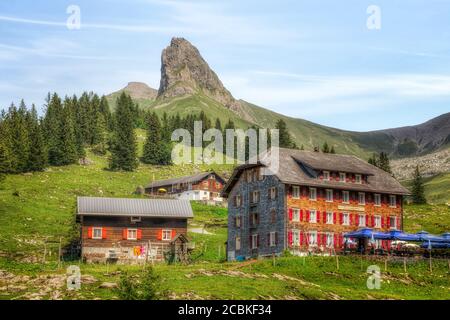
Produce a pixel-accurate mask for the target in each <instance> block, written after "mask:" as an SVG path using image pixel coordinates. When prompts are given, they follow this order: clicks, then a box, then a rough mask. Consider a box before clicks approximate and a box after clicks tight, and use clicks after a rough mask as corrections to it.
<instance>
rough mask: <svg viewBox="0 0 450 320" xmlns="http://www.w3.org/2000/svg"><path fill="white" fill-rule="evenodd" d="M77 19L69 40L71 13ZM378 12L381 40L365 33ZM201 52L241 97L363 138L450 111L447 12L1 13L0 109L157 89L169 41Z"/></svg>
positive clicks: (432, 3)
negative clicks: (138, 85) (53, 95)
mask: <svg viewBox="0 0 450 320" xmlns="http://www.w3.org/2000/svg"><path fill="white" fill-rule="evenodd" d="M70 5H77V6H79V8H80V10H81V29H79V30H69V29H68V28H67V27H66V20H67V18H68V17H69V14H67V12H66V10H67V7H68V6H70ZM370 5H377V6H378V7H379V8H380V10H381V11H380V12H381V29H378V30H370V29H368V28H367V26H366V21H367V19H368V17H369V14H368V13H367V8H368V7H369V6H370ZM173 36H182V37H185V38H187V39H188V40H189V41H191V42H192V43H193V44H194V45H195V46H197V47H198V48H199V50H200V52H201V53H202V55H203V57H204V58H205V59H206V60H207V61H208V63H209V64H210V66H211V67H212V68H213V69H214V70H215V71H216V72H217V74H218V75H219V77H220V78H221V80H222V81H223V83H224V84H225V86H226V87H227V88H228V89H229V90H230V91H231V92H232V94H233V95H234V96H235V97H236V98H240V99H244V100H247V101H249V102H252V103H255V104H258V105H260V106H262V107H265V108H268V109H271V110H274V111H276V112H280V113H283V114H286V115H289V116H293V117H298V118H304V119H307V120H311V121H314V122H318V123H321V124H324V125H328V126H333V127H338V128H342V129H349V130H357V131H368V130H375V129H383V128H388V127H397V126H404V125H413V124H418V123H421V122H424V121H426V120H428V119H431V118H433V117H435V116H438V115H440V114H442V113H445V112H449V111H450V50H449V49H450V1H446V0H423V1H422V0H421V1H419V0H409V1H406V0H405V1H399V0H389V1H385V0H371V1H364V0H346V1H335V0H326V1H325V0H315V1H313V0H309V1H298V0H296V1H264V0H258V1H242V0H241V1H235V0H231V1H213V0H207V1H206V0H205V1H201V0H200V1H195V0H190V1H172V0H169V1H164V0H128V1H120V0H109V1H107V0H97V1H94V0H91V1H84V0H81V1H80V0H71V1H49V0H46V1H44V0H34V1H32V0H16V1H2V2H0V75H1V76H0V106H1V107H3V108H5V107H7V106H9V104H10V103H11V102H13V101H14V102H16V103H17V102H18V101H19V100H20V99H21V98H24V99H25V101H26V103H28V104H31V103H33V102H34V103H36V104H37V105H38V106H39V107H41V106H42V104H43V103H44V98H45V96H46V93H47V92H49V91H52V92H53V91H56V92H58V93H60V94H61V95H65V94H70V95H71V94H74V93H76V94H79V93H80V92H82V91H83V90H92V91H95V92H98V93H99V94H107V93H110V92H112V91H116V90H118V89H120V88H122V87H124V86H125V85H126V84H127V82H129V81H143V82H146V83H147V84H149V85H150V86H152V87H154V88H158V86H159V78H160V71H159V70H160V55H161V50H162V49H163V48H164V47H166V46H167V45H168V44H169V42H170V39H171V37H173Z"/></svg>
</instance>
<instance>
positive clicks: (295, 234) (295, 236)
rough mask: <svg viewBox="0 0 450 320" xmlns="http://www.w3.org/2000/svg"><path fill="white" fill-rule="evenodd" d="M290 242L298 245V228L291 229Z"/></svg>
mask: <svg viewBox="0 0 450 320" xmlns="http://www.w3.org/2000/svg"><path fill="white" fill-rule="evenodd" d="M292 244H293V245H294V246H300V230H298V229H293V230H292Z"/></svg>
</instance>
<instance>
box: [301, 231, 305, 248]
mask: <svg viewBox="0 0 450 320" xmlns="http://www.w3.org/2000/svg"><path fill="white" fill-rule="evenodd" d="M304 244H305V233H304V232H300V245H304Z"/></svg>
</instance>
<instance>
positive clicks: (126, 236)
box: [122, 228, 128, 240]
mask: <svg viewBox="0 0 450 320" xmlns="http://www.w3.org/2000/svg"><path fill="white" fill-rule="evenodd" d="M122 239H124V240H127V239H128V229H126V228H125V229H122Z"/></svg>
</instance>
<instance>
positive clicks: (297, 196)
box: [292, 186, 300, 199]
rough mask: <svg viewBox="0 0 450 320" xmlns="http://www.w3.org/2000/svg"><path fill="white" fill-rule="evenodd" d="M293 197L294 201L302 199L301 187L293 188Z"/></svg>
mask: <svg viewBox="0 0 450 320" xmlns="http://www.w3.org/2000/svg"><path fill="white" fill-rule="evenodd" d="M292 197H293V198H294V199H300V187H299V186H293V187H292Z"/></svg>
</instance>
